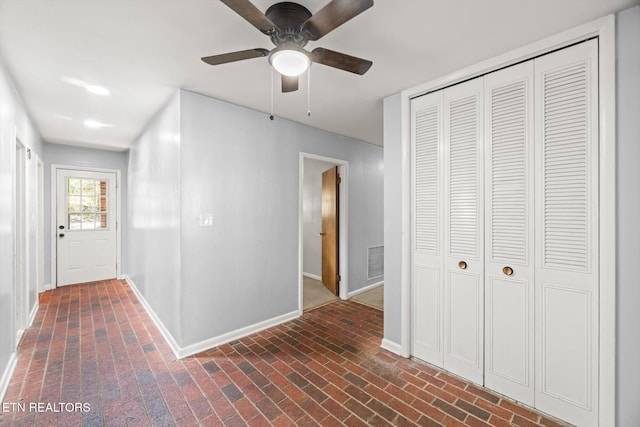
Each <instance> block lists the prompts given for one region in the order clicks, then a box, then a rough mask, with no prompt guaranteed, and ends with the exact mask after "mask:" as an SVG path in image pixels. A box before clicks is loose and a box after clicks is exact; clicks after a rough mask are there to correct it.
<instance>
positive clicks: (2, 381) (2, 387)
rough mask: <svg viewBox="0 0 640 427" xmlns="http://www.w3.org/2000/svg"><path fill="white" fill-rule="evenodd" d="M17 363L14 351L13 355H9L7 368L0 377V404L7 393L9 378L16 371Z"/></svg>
mask: <svg viewBox="0 0 640 427" xmlns="http://www.w3.org/2000/svg"><path fill="white" fill-rule="evenodd" d="M17 363H18V356H17V355H16V352H15V351H14V352H13V353H11V357H10V358H9V363H7V367H6V368H5V369H4V372H3V373H2V377H1V378H0V402H2V401H3V400H4V395H5V393H6V392H7V388H9V381H11V376H12V375H13V371H14V370H15V369H16V364H17Z"/></svg>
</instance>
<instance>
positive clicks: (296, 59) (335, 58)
mask: <svg viewBox="0 0 640 427" xmlns="http://www.w3.org/2000/svg"><path fill="white" fill-rule="evenodd" d="M220 1H222V3H224V4H226V5H227V6H229V7H230V8H231V9H232V10H233V11H234V12H236V13H237V14H238V15H240V16H241V17H243V18H244V19H245V20H247V21H248V22H249V23H250V24H251V25H253V26H254V27H256V28H257V29H258V30H260V31H262V32H263V33H264V34H266V35H267V36H269V37H270V38H271V41H272V42H273V44H274V45H275V46H276V47H275V48H274V49H272V50H271V51H269V50H267V49H262V48H257V49H248V50H241V51H237V52H231V53H224V54H221V55H213V56H207V57H204V58H202V60H203V61H204V62H206V63H207V64H210V65H220V64H226V63H229V62H235V61H241V60H243V59H251V58H259V57H263V56H268V57H269V63H270V64H271V65H272V66H273V68H274V69H275V70H276V71H277V72H279V73H280V74H281V76H282V92H293V91H296V90H298V76H299V75H300V74H302V73H303V72H305V71H306V70H307V69H308V68H309V66H310V65H311V62H317V63H318V64H323V65H327V66H329V67H334V68H338V69H340V70H345V71H349V72H351V73H355V74H359V75H363V74H364V73H366V72H367V71H368V70H369V68H371V65H372V64H373V63H372V62H371V61H368V60H366V59H361V58H357V57H355V56H351V55H347V54H344V53H340V52H335V51H333V50H329V49H324V48H321V47H317V48H315V49H313V50H312V51H311V52H308V51H306V50H305V49H303V48H304V46H305V45H306V44H307V42H309V40H313V41H315V40H318V39H320V38H321V37H323V36H324V35H326V34H327V33H329V32H331V31H333V30H334V29H336V28H337V27H339V26H340V25H342V24H344V23H345V22H347V21H348V20H350V19H352V18H354V17H355V16H357V15H359V14H360V13H362V12H364V11H365V10H367V9H369V8H370V7H371V6H373V0H331V1H330V2H329V3H327V4H326V5H325V6H324V7H323V8H322V9H320V10H319V11H318V12H316V14H315V15H312V14H311V12H310V11H309V10H308V9H307V8H306V7H304V6H302V5H299V4H297V3H292V2H282V3H276V4H274V5H273V6H271V7H269V8H268V9H267V11H266V12H265V13H262V12H261V11H260V10H259V9H258V8H257V7H256V6H255V5H253V3H251V2H250V1H249V0H220Z"/></svg>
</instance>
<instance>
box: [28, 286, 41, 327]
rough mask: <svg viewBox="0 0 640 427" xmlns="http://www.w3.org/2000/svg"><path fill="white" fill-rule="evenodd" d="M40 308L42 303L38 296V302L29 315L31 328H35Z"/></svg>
mask: <svg viewBox="0 0 640 427" xmlns="http://www.w3.org/2000/svg"><path fill="white" fill-rule="evenodd" d="M38 308H40V301H39V300H38V295H37V294H36V302H35V304H33V308H32V309H31V313H30V314H29V323H28V325H29V326H33V321H34V320H36V314H38Z"/></svg>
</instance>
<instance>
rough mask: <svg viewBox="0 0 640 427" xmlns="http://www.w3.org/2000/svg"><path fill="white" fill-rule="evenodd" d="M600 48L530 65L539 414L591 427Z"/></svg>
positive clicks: (591, 45)
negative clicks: (533, 109) (533, 114)
mask: <svg viewBox="0 0 640 427" xmlns="http://www.w3.org/2000/svg"><path fill="white" fill-rule="evenodd" d="M597 72H598V63H597V41H594V40H592V41H589V42H585V43H582V44H580V45H576V46H573V47H571V48H567V49H564V50H562V51H558V52H556V53H553V54H550V55H546V56H544V57H541V58H539V59H536V61H535V77H536V81H535V84H536V156H537V157H536V172H537V176H536V209H537V224H536V225H537V228H538V230H537V233H536V268H535V275H536V332H535V334H536V352H537V354H536V392H535V401H536V407H537V408H539V409H541V410H543V411H545V412H549V413H551V414H553V415H555V416H557V417H559V418H562V419H564V420H567V421H569V422H571V423H574V424H577V425H580V426H592V425H597V423H598V373H597V371H598V370H597V366H598V351H597V345H598V262H597V259H595V254H597V253H598V226H597V224H598V179H597V177H598V129H597V123H598V119H597V112H598V110H597V109H598V99H597V96H598V85H597V78H598V77H597Z"/></svg>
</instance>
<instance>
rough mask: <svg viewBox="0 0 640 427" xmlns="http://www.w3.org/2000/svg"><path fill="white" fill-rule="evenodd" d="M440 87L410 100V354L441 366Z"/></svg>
mask: <svg viewBox="0 0 640 427" xmlns="http://www.w3.org/2000/svg"><path fill="white" fill-rule="evenodd" d="M443 99H444V98H443V91H438V92H434V93H431V94H428V95H424V96H421V97H420V98H416V99H414V100H412V101H411V159H412V168H411V188H412V191H411V194H412V213H411V219H412V224H411V227H412V228H411V229H412V231H413V232H412V233H411V251H412V270H411V335H412V337H411V342H412V349H411V354H412V355H414V356H415V357H417V358H419V359H422V360H424V361H426V362H429V363H433V364H434V365H437V366H443V345H444V344H443V342H444V341H443V311H442V308H443V276H444V274H443V271H442V265H443V256H442V254H443V251H444V249H443V231H444V230H443V220H442V212H443V205H442V203H443V198H442V191H443V188H442V173H443V172H442V171H443V129H442V120H443V117H442V116H443Z"/></svg>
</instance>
